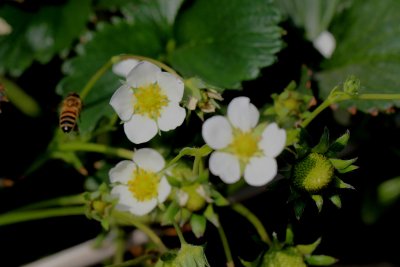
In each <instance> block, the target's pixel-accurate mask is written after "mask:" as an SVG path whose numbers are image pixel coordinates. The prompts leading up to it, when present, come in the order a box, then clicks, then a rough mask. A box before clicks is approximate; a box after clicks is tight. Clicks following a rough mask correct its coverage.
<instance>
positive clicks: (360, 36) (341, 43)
mask: <svg viewBox="0 0 400 267" xmlns="http://www.w3.org/2000/svg"><path fill="white" fill-rule="evenodd" d="M399 13H400V2H399V1H397V0H388V1H364V0H355V1H354V4H353V6H352V7H351V8H350V9H348V10H347V12H345V13H344V14H343V16H342V17H339V18H338V19H337V20H335V23H334V24H333V26H334V27H333V29H332V32H333V34H334V36H335V37H336V40H337V49H336V51H335V52H334V54H333V57H332V59H330V60H327V61H326V62H325V63H324V64H323V68H324V70H323V71H322V72H321V73H319V74H318V75H317V79H318V80H319V83H320V86H321V89H322V94H323V95H324V96H325V97H326V96H327V95H328V94H329V92H330V90H331V89H332V88H333V87H334V86H336V85H337V84H339V83H341V82H343V81H344V80H345V79H346V78H347V77H348V76H350V75H355V76H357V77H358V78H359V79H360V80H361V90H360V93H400V80H399V79H398V74H399V72H400V28H399V27H398V25H399V24H400V16H399ZM391 105H396V106H400V101H394V100H384V101H383V100H371V101H365V100H358V101H356V100H354V101H345V102H342V106H343V107H350V106H356V107H357V108H359V109H360V110H363V111H370V110H374V109H375V108H377V109H386V108H388V107H390V106H391Z"/></svg>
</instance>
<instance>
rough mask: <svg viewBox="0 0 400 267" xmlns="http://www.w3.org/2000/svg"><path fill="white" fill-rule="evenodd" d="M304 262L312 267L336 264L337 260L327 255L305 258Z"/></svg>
mask: <svg viewBox="0 0 400 267" xmlns="http://www.w3.org/2000/svg"><path fill="white" fill-rule="evenodd" d="M305 260H306V262H307V264H309V265H312V266H328V265H332V264H334V263H336V262H337V261H338V260H337V259H335V258H334V257H331V256H327V255H311V256H308V257H306V259H305Z"/></svg>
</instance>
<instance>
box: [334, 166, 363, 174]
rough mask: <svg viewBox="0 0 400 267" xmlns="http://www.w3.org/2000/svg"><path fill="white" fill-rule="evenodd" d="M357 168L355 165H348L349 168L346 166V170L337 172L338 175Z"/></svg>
mask: <svg viewBox="0 0 400 267" xmlns="http://www.w3.org/2000/svg"><path fill="white" fill-rule="evenodd" d="M358 168H359V167H358V166H356V165H350V166H348V167H347V168H344V169H341V170H338V172H339V173H346V172H351V171H354V170H357V169H358Z"/></svg>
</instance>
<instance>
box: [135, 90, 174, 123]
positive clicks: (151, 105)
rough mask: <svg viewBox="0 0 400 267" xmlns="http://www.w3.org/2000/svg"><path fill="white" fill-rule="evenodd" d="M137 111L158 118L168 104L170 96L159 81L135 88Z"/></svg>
mask: <svg viewBox="0 0 400 267" xmlns="http://www.w3.org/2000/svg"><path fill="white" fill-rule="evenodd" d="M133 95H134V96H135V98H134V99H135V102H134V103H133V104H134V110H135V113H137V114H140V115H144V116H147V117H149V118H151V119H157V118H159V117H160V115H161V110H162V109H163V108H164V107H166V106H167V105H168V97H167V96H166V95H165V94H164V93H163V92H162V90H161V88H160V86H159V85H158V84H157V83H153V84H149V85H145V86H141V87H138V88H133Z"/></svg>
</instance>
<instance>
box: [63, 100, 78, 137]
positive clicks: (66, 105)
mask: <svg viewBox="0 0 400 267" xmlns="http://www.w3.org/2000/svg"><path fill="white" fill-rule="evenodd" d="M81 108H82V101H81V99H80V97H79V95H78V94H77V93H70V94H69V95H68V96H67V97H66V98H65V99H64V101H63V103H62V105H61V112H60V128H61V130H62V131H63V132H64V133H69V132H71V131H72V130H73V129H75V127H76V122H77V120H78V117H79V113H80V112H81Z"/></svg>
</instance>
